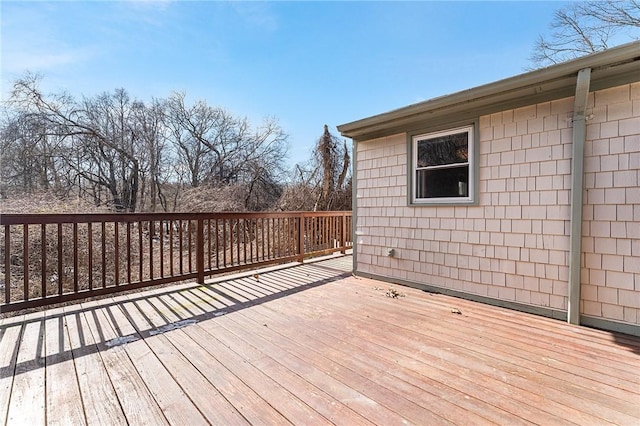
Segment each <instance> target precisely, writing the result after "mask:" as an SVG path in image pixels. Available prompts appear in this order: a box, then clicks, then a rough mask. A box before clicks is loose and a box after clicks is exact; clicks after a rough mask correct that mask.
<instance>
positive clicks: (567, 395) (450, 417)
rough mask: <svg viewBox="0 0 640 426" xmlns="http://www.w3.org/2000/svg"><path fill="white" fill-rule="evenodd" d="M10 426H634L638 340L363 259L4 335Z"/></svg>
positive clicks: (216, 283) (124, 303) (20, 322)
mask: <svg viewBox="0 0 640 426" xmlns="http://www.w3.org/2000/svg"><path fill="white" fill-rule="evenodd" d="M1 321H2V322H1V323H0V424H2V423H7V424H45V423H57V422H59V421H65V422H69V423H72V424H87V423H95V422H101V423H107V424H194V425H196V424H207V423H209V424H256V423H268V424H287V423H293V424H349V425H354V424H384V425H388V424H510V425H511V424H532V423H537V424H575V423H577V424H609V423H615V424H637V422H638V419H639V418H640V404H638V401H639V400H640V377H638V374H637V371H638V367H639V366H640V355H638V349H639V348H640V339H637V338H634V337H631V336H623V335H616V334H613V333H608V332H603V331H598V330H592V329H588V328H584V327H574V326H571V325H568V324H565V323H562V322H559V321H555V320H550V319H547V318H542V317H537V316H533V315H529V314H525V313H520V312H515V311H509V310H506V309H501V308H496V307H492V306H487V305H482V304H479V303H474V302H470V301H466V300H461V299H455V298H452V297H448V296H444V295H438V294H430V293H426V292H422V291H419V290H416V289H410V288H402V287H395V289H394V291H391V290H390V286H389V284H386V283H381V282H379V281H374V280H368V279H363V278H355V277H353V276H351V256H331V257H329V258H325V259H323V260H321V261H314V262H311V263H306V264H303V265H298V266H295V267H287V268H270V269H269V270H264V271H261V272H259V273H258V274H245V275H240V274H238V275H235V276H231V277H224V278H220V279H217V280H211V281H210V282H208V283H207V284H205V285H201V286H200V285H194V284H188V285H180V286H175V287H170V288H162V289H156V290H153V291H146V292H142V293H135V294H129V295H121V296H117V297H113V298H111V299H104V300H100V301H92V302H87V303H82V304H77V305H71V306H66V307H63V308H56V309H49V310H46V311H42V312H38V313H33V314H28V315H22V316H16V317H11V318H5V319H3V320H1Z"/></svg>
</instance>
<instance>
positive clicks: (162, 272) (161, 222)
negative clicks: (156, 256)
mask: <svg viewBox="0 0 640 426" xmlns="http://www.w3.org/2000/svg"><path fill="white" fill-rule="evenodd" d="M159 226H160V278H164V221H162V220H161V221H160V224H159Z"/></svg>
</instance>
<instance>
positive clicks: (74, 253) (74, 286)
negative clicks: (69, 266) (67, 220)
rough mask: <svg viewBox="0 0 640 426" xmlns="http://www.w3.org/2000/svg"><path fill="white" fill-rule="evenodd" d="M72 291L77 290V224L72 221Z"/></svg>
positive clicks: (75, 291)
mask: <svg viewBox="0 0 640 426" xmlns="http://www.w3.org/2000/svg"><path fill="white" fill-rule="evenodd" d="M73 292H74V293H77V292H78V224H77V223H76V222H74V223H73Z"/></svg>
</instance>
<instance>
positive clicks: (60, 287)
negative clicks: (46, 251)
mask: <svg viewBox="0 0 640 426" xmlns="http://www.w3.org/2000/svg"><path fill="white" fill-rule="evenodd" d="M63 280H64V275H63V269H62V224H61V223H59V224H58V295H62V293H63V291H64V289H63Z"/></svg>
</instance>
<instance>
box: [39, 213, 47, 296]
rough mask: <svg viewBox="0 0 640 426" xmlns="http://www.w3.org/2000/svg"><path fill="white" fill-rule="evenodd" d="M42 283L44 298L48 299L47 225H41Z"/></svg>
mask: <svg viewBox="0 0 640 426" xmlns="http://www.w3.org/2000/svg"><path fill="white" fill-rule="evenodd" d="M40 239H41V241H40V257H41V261H40V266H41V267H42V268H41V270H40V278H41V280H40V283H41V285H42V288H41V291H42V294H41V296H42V298H45V297H47V224H46V223H43V224H42V225H40Z"/></svg>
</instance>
